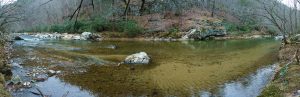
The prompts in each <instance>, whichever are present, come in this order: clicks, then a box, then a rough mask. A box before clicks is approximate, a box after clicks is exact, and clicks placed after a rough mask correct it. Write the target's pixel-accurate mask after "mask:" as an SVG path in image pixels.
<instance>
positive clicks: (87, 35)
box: [81, 32, 93, 40]
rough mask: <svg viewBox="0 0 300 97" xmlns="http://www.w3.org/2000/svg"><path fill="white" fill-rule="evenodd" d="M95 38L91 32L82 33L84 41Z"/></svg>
mask: <svg viewBox="0 0 300 97" xmlns="http://www.w3.org/2000/svg"><path fill="white" fill-rule="evenodd" d="M92 36H93V34H92V33H91V32H83V33H81V38H82V39H84V40H87V39H90V38H91V37H92Z"/></svg>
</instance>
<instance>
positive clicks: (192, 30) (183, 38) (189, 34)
mask: <svg viewBox="0 0 300 97" xmlns="http://www.w3.org/2000/svg"><path fill="white" fill-rule="evenodd" d="M196 31H197V29H191V30H190V31H189V32H187V34H186V35H184V36H182V37H181V39H182V40H186V39H189V37H190V36H191V35H193V34H194V33H195V32H196Z"/></svg>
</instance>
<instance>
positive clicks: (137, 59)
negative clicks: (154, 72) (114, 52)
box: [124, 52, 150, 64]
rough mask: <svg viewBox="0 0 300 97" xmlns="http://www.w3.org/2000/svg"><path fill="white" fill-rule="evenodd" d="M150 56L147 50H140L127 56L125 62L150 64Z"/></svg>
mask: <svg viewBox="0 0 300 97" xmlns="http://www.w3.org/2000/svg"><path fill="white" fill-rule="evenodd" d="M149 62H150V57H149V56H148V55H147V53H145V52H140V53H136V54H132V55H130V56H127V57H126V59H125V61H124V63H125V64H149Z"/></svg>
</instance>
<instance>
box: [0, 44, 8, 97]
mask: <svg viewBox="0 0 300 97" xmlns="http://www.w3.org/2000/svg"><path fill="white" fill-rule="evenodd" d="M6 50H7V49H5V43H4V42H3V41H0V70H1V73H0V95H1V97H10V94H9V93H8V92H7V91H6V90H5V88H4V87H5V77H4V74H3V73H4V72H3V71H6V70H7V67H6V65H5V64H6V63H5V62H6V61H7V58H6V54H5V52H7V51H6ZM5 69H6V70H5Z"/></svg>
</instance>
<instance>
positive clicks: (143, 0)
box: [140, 0, 146, 16]
mask: <svg viewBox="0 0 300 97" xmlns="http://www.w3.org/2000/svg"><path fill="white" fill-rule="evenodd" d="M145 3H146V1H145V0H142V5H141V9H140V15H141V16H142V15H143V13H144V11H145Z"/></svg>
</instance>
